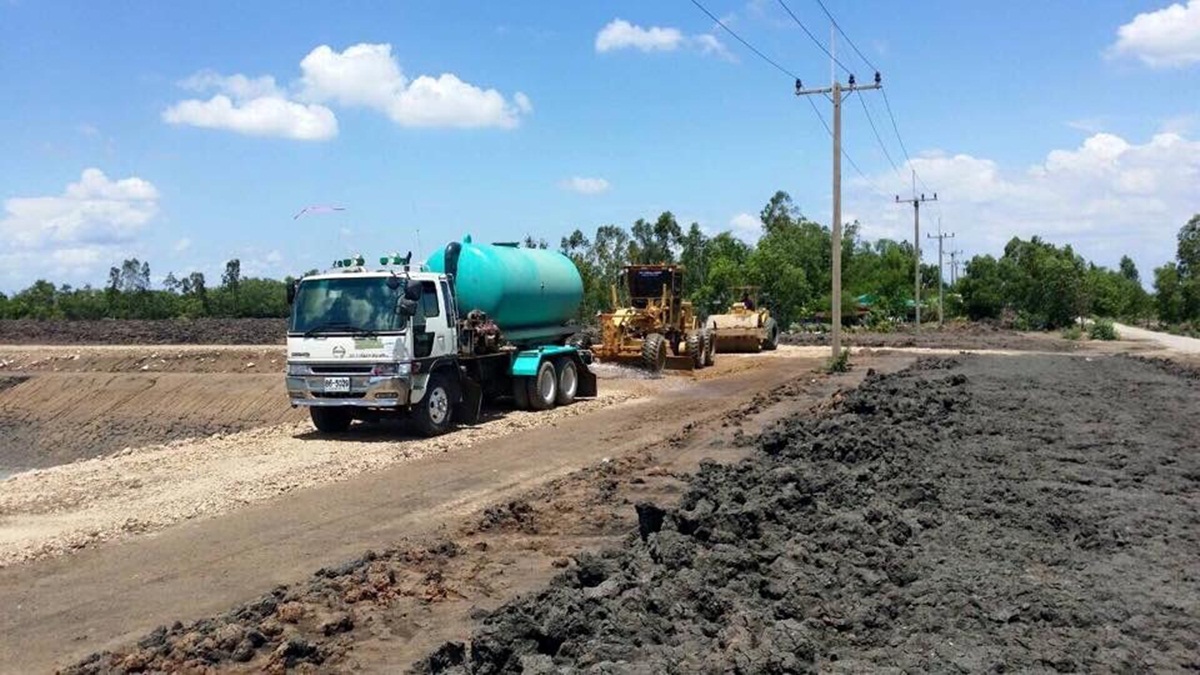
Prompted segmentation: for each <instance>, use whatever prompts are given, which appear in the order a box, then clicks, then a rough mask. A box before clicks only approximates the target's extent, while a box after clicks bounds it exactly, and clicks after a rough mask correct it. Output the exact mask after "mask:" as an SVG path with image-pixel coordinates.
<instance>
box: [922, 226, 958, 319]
mask: <svg viewBox="0 0 1200 675" xmlns="http://www.w3.org/2000/svg"><path fill="white" fill-rule="evenodd" d="M925 236H927V237H929V238H930V239H937V240H938V327H939V328H940V327H941V326H942V324H943V323H945V311H946V310H945V304H943V295H942V294H943V292H944V291H945V288H946V284H945V282H943V281H942V242H943V241H945V240H947V239H953V238H954V233H953V232H951V233H950V234H943V233H942V219H941V218H940V217H939V218H938V233H937V234H936V235H932V234H927V235H925Z"/></svg>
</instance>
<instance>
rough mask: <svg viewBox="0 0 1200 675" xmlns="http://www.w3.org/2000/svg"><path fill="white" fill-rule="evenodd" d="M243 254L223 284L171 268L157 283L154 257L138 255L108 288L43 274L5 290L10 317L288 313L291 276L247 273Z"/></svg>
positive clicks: (0, 307) (5, 312)
mask: <svg viewBox="0 0 1200 675" xmlns="http://www.w3.org/2000/svg"><path fill="white" fill-rule="evenodd" d="M241 270H242V264H241V261H240V260H238V259H236V258H235V259H233V260H230V261H229V262H227V263H225V272H224V274H222V275H221V283H220V285H219V286H216V287H214V288H210V287H209V285H208V282H207V280H206V279H205V277H204V274H203V273H202V272H192V273H190V274H187V275H186V276H183V277H176V276H175V274H174V273H169V274H167V275H166V277H164V278H163V279H162V280H161V281H160V282H159V284H158V285H157V287H156V286H155V284H154V283H153V282H152V280H151V276H150V263H149V262H146V261H142V260H138V259H137V258H133V259H130V260H126V261H124V262H123V263H122V264H121V266H120V267H113V268H111V269H110V270H109V272H108V283H107V284H105V286H104V287H103V288H94V287H92V286H91V285H87V286H83V287H81V288H72V287H71V286H69V285H66V284H63V285H61V286H55V285H54V284H53V283H51V282H49V281H46V280H38V281H36V282H34V283H33V285H32V286H30V287H29V288H26V289H25V290H23V291H21V292H19V293H16V294H15V295H13V296H12V297H11V298H10V297H7V296H5V295H4V294H3V293H0V318H5V319H174V318H183V317H192V318H194V317H222V318H224V317H229V318H232V317H258V318H261V317H282V316H287V315H288V307H287V296H286V288H287V284H289V283H291V281H292V280H291V279H290V278H288V279H284V280H282V281H280V280H277V279H261V278H254V277H243V276H242V271H241Z"/></svg>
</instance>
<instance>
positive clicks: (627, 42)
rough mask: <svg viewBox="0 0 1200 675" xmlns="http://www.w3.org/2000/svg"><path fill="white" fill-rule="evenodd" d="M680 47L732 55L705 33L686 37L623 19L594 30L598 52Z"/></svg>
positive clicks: (677, 31)
mask: <svg viewBox="0 0 1200 675" xmlns="http://www.w3.org/2000/svg"><path fill="white" fill-rule="evenodd" d="M683 47H692V48H694V49H697V50H699V51H700V53H702V54H710V55H713V56H718V57H720V58H723V59H730V60H732V58H733V55H732V54H731V53H730V52H729V50H728V49H727V48H726V47H725V44H724V43H723V42H721V41H720V40H718V39H717V37H716V36H715V35H712V34H709V33H703V34H699V35H691V36H687V35H684V34H683V31H681V30H679V29H678V28H662V27H659V26H651V27H649V28H642V27H641V26H638V25H636V24H632V23H630V22H628V21H626V20H624V19H613V20H612V21H610V22H609V23H608V24H607V25H606V26H604V27H603V28H601V29H600V32H599V33H596V51H597V52H599V53H601V54H603V53H605V52H612V51H617V50H619V49H637V50H639V51H642V52H673V51H676V50H678V49H681V48H683Z"/></svg>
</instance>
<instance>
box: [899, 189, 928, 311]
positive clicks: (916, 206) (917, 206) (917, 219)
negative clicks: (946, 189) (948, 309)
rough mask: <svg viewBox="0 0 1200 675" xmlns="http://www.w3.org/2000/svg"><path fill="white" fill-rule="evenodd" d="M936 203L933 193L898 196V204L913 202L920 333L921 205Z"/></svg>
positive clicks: (915, 269)
mask: <svg viewBox="0 0 1200 675" xmlns="http://www.w3.org/2000/svg"><path fill="white" fill-rule="evenodd" d="M916 180H917V172H916V171H913V182H914V183H915V182H916ZM936 201H937V193H936V192H935V193H933V197H932V198H926V197H925V194H924V193H922V194H921V196H920V197H918V196H917V193H916V189H915V188H914V189H913V197H912V199H900V195H896V203H897V204H907V203H909V202H912V205H913V256H914V258H915V262H914V263H913V269H914V277H915V290H914V293H913V305H914V307H913V309H915V310H916V312H917V314H916V322H915V325H916V329H917V332H918V333H919V332H920V331H921V204H923V203H925V202H936Z"/></svg>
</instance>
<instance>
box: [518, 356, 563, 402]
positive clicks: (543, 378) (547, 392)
mask: <svg viewBox="0 0 1200 675" xmlns="http://www.w3.org/2000/svg"><path fill="white" fill-rule="evenodd" d="M525 379H526V382H527V384H528V385H529V407H530V408H532V409H533V410H549V409H551V408H553V407H554V402H555V401H556V400H557V399H558V374H557V373H555V372H554V364H553V363H551V362H549V361H542V363H541V365H539V366H538V370H537V375H534V376H533V377H528V378H525Z"/></svg>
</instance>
